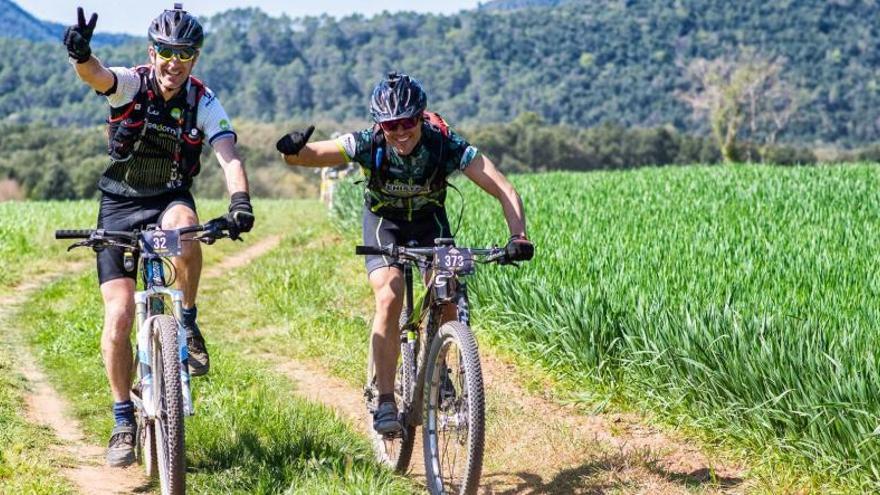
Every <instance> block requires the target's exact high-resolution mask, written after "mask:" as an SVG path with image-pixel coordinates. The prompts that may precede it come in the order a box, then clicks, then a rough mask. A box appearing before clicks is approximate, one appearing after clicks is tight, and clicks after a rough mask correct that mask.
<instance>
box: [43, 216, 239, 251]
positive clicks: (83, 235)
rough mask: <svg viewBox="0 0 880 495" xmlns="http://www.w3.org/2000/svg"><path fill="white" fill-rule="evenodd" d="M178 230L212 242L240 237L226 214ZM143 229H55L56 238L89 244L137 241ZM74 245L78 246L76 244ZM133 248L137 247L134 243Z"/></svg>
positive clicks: (197, 238) (203, 240)
mask: <svg viewBox="0 0 880 495" xmlns="http://www.w3.org/2000/svg"><path fill="white" fill-rule="evenodd" d="M175 230H177V232H178V233H180V234H190V233H193V232H204V234H203V235H200V236H196V240H199V241H202V242H205V243H208V244H210V243H212V242H214V241H215V240H217V239H222V238H224V237H229V238H231V239H239V232H238V231H236V230H235V229H234V228H233V227H232V223H231V222H230V221H229V219H228V218H227V217H226V216H225V215H224V216H220V217H217V218H214V219H212V220H209V221H208V222H205V223H204V224H201V225H191V226H188V227H182V228H179V229H175ZM141 232H142V231H141V230H132V231H120V230H104V229H77V230H71V229H61V230H56V231H55V239H87V241H86V242H87V244H82V245H91V244H102V243H103V244H110V243H112V242H113V241H122V242H128V243H132V244H134V243H136V242H137V239H138V236H139V235H140V233H141ZM89 241H93V242H89ZM74 246H77V244H75V245H74ZM131 247H132V248H137V246H136V245H132V246H131Z"/></svg>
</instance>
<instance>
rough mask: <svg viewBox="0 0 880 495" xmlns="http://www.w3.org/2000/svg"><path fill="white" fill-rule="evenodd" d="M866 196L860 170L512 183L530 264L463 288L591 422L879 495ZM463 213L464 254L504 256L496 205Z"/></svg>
mask: <svg viewBox="0 0 880 495" xmlns="http://www.w3.org/2000/svg"><path fill="white" fill-rule="evenodd" d="M878 179H880V172H878V169H877V168H876V167H875V166H874V165H860V166H845V167H844V166H836V167H811V168H793V169H791V168H789V169H786V168H776V167H761V166H747V167H728V168H702V167H701V168H674V169H673V168H669V169H645V170H639V171H633V172H626V173H597V174H588V175H577V174H547V175H536V176H528V177H517V178H516V184H517V186H518V189H519V190H520V193H521V194H522V196H523V197H524V198H525V201H526V205H527V207H526V210H527V212H528V215H529V219H530V234H531V237H532V239H533V240H534V241H535V244H536V246H537V257H536V259H535V260H534V261H533V262H531V263H528V264H526V265H524V266H523V267H522V268H520V269H519V270H500V269H488V270H483V271H482V272H481V273H480V274H479V275H478V276H477V277H476V279H475V280H474V283H473V284H472V288H473V294H475V296H476V302H477V306H478V308H479V310H480V311H479V312H478V318H481V321H482V322H483V323H485V322H486V321H493V322H495V323H497V324H496V325H483V327H484V330H485V333H488V334H490V335H492V336H493V340H494V341H495V342H497V343H502V344H504V345H505V346H506V347H508V348H516V349H521V350H525V351H526V352H527V353H528V354H529V355H530V356H531V357H532V358H533V359H536V360H538V361H539V362H541V363H543V364H544V365H545V367H546V368H547V369H548V370H553V372H554V373H555V374H557V375H561V376H562V377H563V378H565V379H566V380H567V381H568V383H569V385H570V388H571V390H572V391H574V392H575V393H576V394H577V393H578V392H579V391H580V392H581V394H582V395H581V397H579V399H580V400H583V401H585V402H588V403H590V404H592V405H593V406H596V405H597V404H598V405H600V406H601V404H602V403H603V402H605V401H615V402H617V403H618V404H629V405H631V406H633V405H634V406H635V407H638V408H640V409H647V410H650V411H654V412H656V413H658V415H660V416H661V417H663V418H665V419H666V420H667V421H669V422H670V423H672V424H681V423H682V422H684V423H685V424H689V425H691V426H692V427H696V428H698V429H701V430H703V431H704V432H709V434H710V436H714V437H716V438H717V437H722V438H727V439H731V438H732V439H734V440H736V441H737V442H738V443H739V444H744V445H747V446H750V447H752V448H754V449H755V450H754V452H758V453H759V455H762V453H763V452H764V450H765V448H766V447H767V446H770V447H771V448H773V449H774V450H775V451H776V452H777V453H779V454H780V455H781V456H782V459H784V460H783V461H782V462H781V463H782V464H788V465H790V466H792V467H793V468H794V469H798V470H803V471H804V472H806V473H811V476H814V478H815V479H814V480H813V483H817V484H819V485H820V486H822V487H823V488H822V490H830V489H832V487H833V486H834V485H837V483H838V481H841V484H842V485H843V486H844V488H841V489H842V490H849V489H852V490H853V491H861V490H876V489H878V488H880V475H878V474H877V473H878V470H880V460H878V455H880V442H878V438H877V435H876V428H877V425H878V419H880V402H878V401H877V385H878V383H880V369H878V367H877V362H878V360H880V337H878V333H877V331H876V322H877V321H878V318H877V317H878V314H880V306H878V303H877V301H878V298H877V296H878V288H880V270H878V266H880V265H878V261H880V254H878V246H880V201H878V194H877V193H878V192H880V188H878V185H880V183H878ZM466 196H467V198H468V204H467V214H466V217H465V220H464V224H465V225H466V226H473V225H480V226H485V228H482V229H472V228H470V229H469V228H465V229H463V231H462V235H461V236H460V239H461V242H462V243H464V244H468V243H473V244H477V245H481V244H487V243H491V242H498V241H499V240H501V239H504V238H505V234H506V230H505V228H504V226H503V219H502V217H501V215H500V211H499V208H498V206H497V203H496V202H495V201H494V200H493V199H491V198H489V197H487V196H486V195H480V194H474V190H473V188H472V187H468V188H467V189H466ZM575 398H576V399H578V397H577V396H576V397H575ZM769 462H778V461H773V460H771V461H769ZM771 469H776V468H771ZM826 483H827V485H826ZM846 487H848V488H846Z"/></svg>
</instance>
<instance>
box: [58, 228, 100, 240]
mask: <svg viewBox="0 0 880 495" xmlns="http://www.w3.org/2000/svg"><path fill="white" fill-rule="evenodd" d="M92 232H94V230H88V229H86V230H56V231H55V238H56V239H88V238H89V237H91V236H92Z"/></svg>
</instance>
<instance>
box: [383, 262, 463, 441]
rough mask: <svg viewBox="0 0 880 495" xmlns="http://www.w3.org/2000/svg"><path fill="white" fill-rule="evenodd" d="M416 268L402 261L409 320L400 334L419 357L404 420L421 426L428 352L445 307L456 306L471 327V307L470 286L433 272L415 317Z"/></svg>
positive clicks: (447, 274)
mask: <svg viewBox="0 0 880 495" xmlns="http://www.w3.org/2000/svg"><path fill="white" fill-rule="evenodd" d="M413 266H416V263H415V262H414V261H411V260H404V261H403V274H404V282H405V290H406V309H405V310H408V311H409V313H408V314H409V318H408V320H407V322H406V324H405V325H404V328H403V330H402V331H401V335H400V339H401V342H403V343H406V344H407V345H409V346H410V347H411V348H412V350H413V355H414V356H415V357H416V363H417V364H418V365H417V367H416V379H415V383H414V387H415V390H414V391H413V394H412V404H411V408H412V410H411V411H406V413H405V415H404V416H405V418H406V421H407V423H408V424H410V425H415V426H419V425H421V423H422V407H423V405H424V404H423V402H424V400H423V394H422V392H423V389H424V385H425V383H424V381H425V372H426V370H427V368H428V352H427V351H428V349H430V348H431V343H432V342H433V341H434V337H436V336H437V331H438V330H439V329H440V325H441V323H440V320H441V319H442V310H443V306H444V305H446V304H450V303H452V304H455V306H456V312H457V314H458V321H460V322H461V323H464V324H465V325H468V326H470V310H469V306H468V297H467V284H466V282H465V281H464V280H463V279H462V278H461V277H460V276H459V275H458V274H457V273H455V272H454V271H451V270H436V269H435V270H434V271H433V273H432V275H431V278H430V279H429V280H428V284H427V286H426V291H425V294H424V296H423V297H422V298H421V300H420V301H419V305H418V307H419V311H418V317H415V314H414V313H413V309H414V305H413ZM422 329H424V334H425V335H424V336H425V340H424V345H420V343H419V334H420V333H421V332H422Z"/></svg>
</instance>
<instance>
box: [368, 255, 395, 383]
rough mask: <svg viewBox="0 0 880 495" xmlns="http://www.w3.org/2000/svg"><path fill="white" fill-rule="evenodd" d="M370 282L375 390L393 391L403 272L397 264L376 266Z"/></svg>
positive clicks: (371, 273)
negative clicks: (393, 266)
mask: <svg viewBox="0 0 880 495" xmlns="http://www.w3.org/2000/svg"><path fill="white" fill-rule="evenodd" d="M370 285H371V286H372V287H373V294H374V295H375V297H376V314H375V316H374V317H373V332H372V337H371V338H372V343H373V362H374V363H376V387H377V388H378V389H379V394H380V395H381V394H390V393H392V392H394V372H395V371H396V369H397V354H398V352H400V335H399V333H398V330H399V329H398V319H399V318H400V310H401V308H402V307H403V273H402V272H401V271H400V270H399V269H397V268H391V267H387V268H377V269H376V270H373V271H372V272H370Z"/></svg>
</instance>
